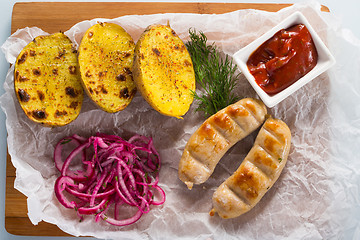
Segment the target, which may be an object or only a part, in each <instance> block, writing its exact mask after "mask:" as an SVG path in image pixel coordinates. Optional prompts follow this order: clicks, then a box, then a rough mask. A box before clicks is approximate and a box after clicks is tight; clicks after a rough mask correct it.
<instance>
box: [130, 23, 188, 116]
mask: <svg viewBox="0 0 360 240" xmlns="http://www.w3.org/2000/svg"><path fill="white" fill-rule="evenodd" d="M133 77H134V81H135V83H136V86H137V88H138V89H139V90H140V92H141V94H142V96H143V97H144V98H145V99H146V101H147V102H148V103H149V104H150V105H151V106H152V107H153V108H154V109H155V110H157V111H158V112H160V113H162V114H164V115H167V116H173V117H178V118H180V117H181V116H183V115H184V114H185V113H186V112H187V111H188V110H189V108H190V105H191V103H192V102H193V95H192V93H191V90H192V91H195V74H194V69H193V64H192V61H191V57H190V55H189V53H188V51H187V49H186V47H185V45H184V43H183V42H182V40H181V39H180V38H179V37H178V36H177V34H176V33H175V31H174V30H172V29H171V28H170V27H168V26H165V25H151V26H149V27H148V28H147V29H146V30H145V31H144V33H143V34H142V35H141V37H140V39H139V41H138V42H137V43H136V47H135V58H134V66H133Z"/></svg>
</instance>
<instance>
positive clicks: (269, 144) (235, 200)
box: [210, 118, 291, 218]
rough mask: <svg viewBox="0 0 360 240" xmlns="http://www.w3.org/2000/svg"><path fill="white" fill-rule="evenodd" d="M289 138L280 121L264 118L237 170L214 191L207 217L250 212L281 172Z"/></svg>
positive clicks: (288, 131) (283, 124)
mask: <svg viewBox="0 0 360 240" xmlns="http://www.w3.org/2000/svg"><path fill="white" fill-rule="evenodd" d="M290 139H291V133H290V130H289V128H288V126H287V125H286V124H285V123H284V122H283V121H281V120H277V119H273V118H269V119H267V120H266V121H265V123H264V125H263V126H262V128H261V129H260V131H259V133H258V136H257V137H256V140H255V143H254V146H253V147H252V149H251V150H250V152H249V153H248V154H247V156H246V157H245V159H244V161H243V162H242V163H241V165H240V167H239V168H238V169H237V170H236V172H235V173H234V174H233V175H232V176H230V177H229V178H228V179H227V180H226V181H225V182H224V183H222V184H221V185H220V187H219V188H218V189H217V190H216V191H215V193H214V195H213V198H212V202H213V209H212V210H211V211H210V215H211V216H213V215H214V214H215V212H217V213H218V214H219V216H220V217H222V218H234V217H238V216H240V215H241V214H243V213H245V212H247V211H249V210H250V209H252V208H253V207H254V206H255V205H256V204H257V203H258V202H259V201H260V199H261V198H262V197H263V196H264V194H265V193H266V192H267V191H268V190H269V189H270V188H271V187H272V185H273V184H274V183H275V181H276V180H277V179H278V177H279V175H280V173H281V171H282V170H283V168H284V166H285V164H286V161H287V157H288V154H289V150H290Z"/></svg>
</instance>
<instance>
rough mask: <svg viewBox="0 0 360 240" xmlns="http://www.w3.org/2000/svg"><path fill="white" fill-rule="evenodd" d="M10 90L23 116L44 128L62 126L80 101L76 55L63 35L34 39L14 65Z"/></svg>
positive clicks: (73, 117) (75, 113)
mask: <svg viewBox="0 0 360 240" xmlns="http://www.w3.org/2000/svg"><path fill="white" fill-rule="evenodd" d="M14 87H15V92H16V96H17V98H18V100H19V102H20V105H21V107H22V109H23V110H24V112H25V114H26V115H27V116H28V117H29V118H30V119H31V120H33V121H34V122H37V123H40V124H44V125H46V126H51V127H53V126H63V125H66V124H68V123H70V122H71V121H73V120H74V119H76V118H77V116H78V115H79V113H80V110H81V105H82V102H83V88H82V86H81V81H80V74H79V67H78V61H77V53H76V50H75V49H74V48H73V45H72V42H71V40H70V39H69V38H68V37H67V36H66V35H65V34H63V33H55V34H52V35H48V36H39V37H36V38H35V39H34V40H33V41H32V42H30V43H29V44H28V45H27V46H26V47H25V48H24V49H23V50H22V51H21V52H20V54H19V56H18V57H17V60H16V63H15V74H14Z"/></svg>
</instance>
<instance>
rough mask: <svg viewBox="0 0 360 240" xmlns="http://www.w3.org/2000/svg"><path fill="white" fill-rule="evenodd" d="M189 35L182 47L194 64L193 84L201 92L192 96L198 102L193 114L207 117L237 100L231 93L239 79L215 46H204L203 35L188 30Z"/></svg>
mask: <svg viewBox="0 0 360 240" xmlns="http://www.w3.org/2000/svg"><path fill="white" fill-rule="evenodd" d="M189 35H190V41H188V42H187V43H186V44H185V45H186V47H187V49H188V51H189V53H190V56H191V60H192V62H193V66H194V71H195V78H196V82H197V83H198V84H199V85H200V86H201V87H202V88H203V89H204V92H203V93H202V94H200V95H198V94H197V93H196V92H195V91H193V92H192V94H193V96H194V99H195V100H197V102H198V107H197V108H196V111H202V112H204V113H205V115H206V116H210V115H212V114H215V113H216V112H217V111H219V110H221V109H223V108H225V107H227V106H228V105H230V104H232V103H234V102H236V101H237V100H238V99H239V97H238V96H236V95H235V94H234V93H233V90H234V88H235V86H236V84H237V78H238V75H236V76H235V71H236V66H235V65H234V64H233V62H232V59H231V57H229V56H228V55H225V58H221V57H220V53H219V51H218V50H217V47H216V45H215V44H214V43H213V44H211V45H208V44H207V37H206V36H205V34H204V33H203V32H201V31H200V32H199V33H197V32H196V30H192V29H189Z"/></svg>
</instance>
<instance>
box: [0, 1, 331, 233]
mask: <svg viewBox="0 0 360 240" xmlns="http://www.w3.org/2000/svg"><path fill="white" fill-rule="evenodd" d="M290 5H291V4H251V3H163V2H162V3H157V2H154V3H149V2H146V3H141V2H139V3H133V2H132V3H131V2H124V3H121V2H111V3H110V2H108V3H100V2H90V3H89V2H88V3H85V2H81V3H80V2H79V3H76V2H23V3H16V4H15V5H14V7H13V13H12V25H11V33H14V32H15V31H16V30H17V29H20V28H24V27H32V26H37V27H40V28H41V29H43V30H44V31H46V32H49V33H53V32H58V31H60V30H61V31H66V30H68V29H69V28H70V27H71V26H73V25H74V24H75V23H77V22H80V21H83V20H88V19H93V18H98V17H102V18H116V17H119V16H123V15H131V14H154V13H200V14H202V13H217V14H220V13H225V12H231V11H235V10H239V9H259V10H265V11H271V12H276V11H278V10H280V9H282V8H284V7H288V6H290ZM322 10H323V11H329V9H328V8H327V7H325V6H323V7H322ZM15 176H16V174H15V168H14V167H13V165H12V163H11V160H10V156H9V155H8V156H7V167H6V194H5V229H6V230H7V231H8V232H9V233H11V234H14V235H26V236H69V235H68V234H66V233H64V232H63V231H61V230H60V229H59V228H58V227H57V226H55V225H52V224H49V223H45V222H41V223H39V225H37V226H34V225H32V223H31V222H30V220H29V218H28V216H27V203H26V197H25V196H24V195H22V194H21V193H20V192H18V191H17V190H15V189H14V187H13V186H14V179H15Z"/></svg>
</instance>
